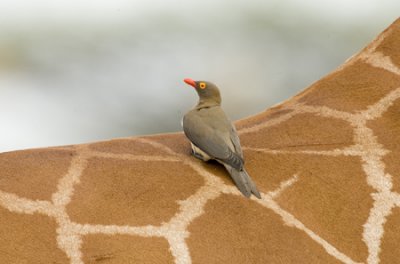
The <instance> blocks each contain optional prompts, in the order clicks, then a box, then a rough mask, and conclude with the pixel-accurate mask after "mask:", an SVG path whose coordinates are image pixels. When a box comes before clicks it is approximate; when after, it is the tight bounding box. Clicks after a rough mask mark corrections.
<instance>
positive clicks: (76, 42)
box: [0, 0, 400, 152]
mask: <svg viewBox="0 0 400 264" xmlns="http://www.w3.org/2000/svg"><path fill="white" fill-rule="evenodd" d="M399 10H400V1H398V0H391V1H390V0H383V1H382V0H369V1H363V0H356V1H348V0H335V1H318V0H301V1H300V0H293V1H282V0H271V1H265V0H263V1H261V0H253V1H248V0H247V1H245V0H201V1H178V0H171V1H167V0H156V1H146V0H129V1H128V0H112V1H110V0H96V1H82V0H81V1H79V0H69V1H61V0H35V1H23V0H2V1H0V126H1V129H0V152H3V151H9V150H16V149H24V148H32V147H42V146H52V145H65V144H75V143H82V142H91V141H97V140H103V139H110V138H115V137H125V136H132V135H141V134H150V133H163V132H173V131H180V130H181V126H180V122H181V118H182V116H183V115H184V113H185V112H186V111H187V110H188V109H190V108H191V107H192V106H194V105H195V104H196V102H197V95H196V93H195V91H194V90H193V88H191V87H190V86H187V85H185V84H184V83H183V82H182V79H183V78H187V77H190V78H193V79H195V80H209V81H212V82H214V83H216V84H217V85H218V86H219V87H220V89H221V92H222V95H223V107H224V109H225V110H226V112H227V114H228V115H229V116H230V117H231V119H233V120H237V119H240V118H243V117H246V116H248V115H253V114H256V113H258V112H260V111H263V110H264V109H266V108H268V107H269V106H271V105H274V104H276V103H278V102H280V101H282V100H285V99H287V98H288V97H291V96H293V95H295V94H296V93H298V92H299V91H301V90H302V89H304V88H306V87H307V86H309V85H310V84H311V83H313V82H314V81H316V80H318V79H319V78H321V77H322V76H324V75H326V74H327V73H329V72H330V71H332V70H334V69H335V68H336V67H337V66H338V65H340V64H341V63H343V62H344V61H345V60H346V59H347V58H348V57H350V56H351V55H353V54H354V53H356V52H357V51H359V50H360V49H361V48H363V47H364V46H365V45H366V44H368V43H369V42H370V41H371V40H372V39H373V38H374V37H375V36H376V35H377V34H378V33H380V32H381V31H382V30H383V29H385V28H386V27H387V26H389V25H390V24H391V23H392V22H393V21H394V20H395V19H396V18H397V17H398V15H399Z"/></svg>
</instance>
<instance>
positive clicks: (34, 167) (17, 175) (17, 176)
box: [0, 149, 74, 200]
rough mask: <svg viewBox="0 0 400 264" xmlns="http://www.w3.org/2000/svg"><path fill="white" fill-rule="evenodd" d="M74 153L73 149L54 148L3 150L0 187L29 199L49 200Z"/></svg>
mask: <svg viewBox="0 0 400 264" xmlns="http://www.w3.org/2000/svg"><path fill="white" fill-rule="evenodd" d="M73 155H74V152H73V151H68V150H53V149H36V150H24V151H15V152H6V153H1V154H0V168H1V170H0V189H1V190H3V191H6V192H11V193H15V194H17V195H20V196H23V197H27V198H30V199H41V200H50V198H51V194H52V193H53V192H55V191H56V189H57V183H58V180H59V179H60V178H61V177H62V176H64V175H65V174H66V173H67V172H68V168H69V165H70V161H71V158H72V156H73ZM27 187H28V188H27Z"/></svg>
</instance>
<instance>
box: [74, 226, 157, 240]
mask: <svg viewBox="0 0 400 264" xmlns="http://www.w3.org/2000/svg"><path fill="white" fill-rule="evenodd" d="M72 228H73V230H74V232H75V233H77V234H80V235H90V234H104V235H117V234H120V235H121V234H124V235H136V236H143V237H162V236H164V235H165V232H164V229H163V228H162V227H159V226H152V225H148V226H130V225H123V226H119V225H97V224H78V223H73V224H72Z"/></svg>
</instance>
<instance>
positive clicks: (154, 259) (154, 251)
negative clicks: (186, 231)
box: [82, 235, 174, 264]
mask: <svg viewBox="0 0 400 264" xmlns="http://www.w3.org/2000/svg"><path fill="white" fill-rule="evenodd" d="M82 253H83V261H84V262H85V263H87V264H97V263H105V264H121V263H149V264H153V263H154V264H164V263H165V264H167V263H174V259H173V257H172V255H171V253H170V251H169V245H168V242H167V241H166V240H165V239H164V238H155V237H151V238H149V237H137V236H127V235H110V236H109V235H88V236H85V237H84V238H83V244H82Z"/></svg>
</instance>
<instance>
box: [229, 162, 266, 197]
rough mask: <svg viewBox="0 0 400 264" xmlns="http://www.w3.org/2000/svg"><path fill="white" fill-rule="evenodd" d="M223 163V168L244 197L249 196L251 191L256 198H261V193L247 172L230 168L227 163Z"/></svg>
mask: <svg viewBox="0 0 400 264" xmlns="http://www.w3.org/2000/svg"><path fill="white" fill-rule="evenodd" d="M224 165H225V168H226V169H227V171H228V172H229V174H230V175H231V177H232V179H233V181H234V182H235V184H236V186H237V187H238V189H239V191H240V192H241V193H242V194H243V195H244V196H246V197H250V195H251V193H253V194H254V196H256V197H257V198H259V199H261V195H260V193H259V192H258V190H257V187H256V185H255V184H254V182H253V180H252V179H251V178H250V176H249V174H247V172H246V171H245V170H241V171H239V170H237V169H235V168H232V167H231V166H229V165H226V164H224Z"/></svg>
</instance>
